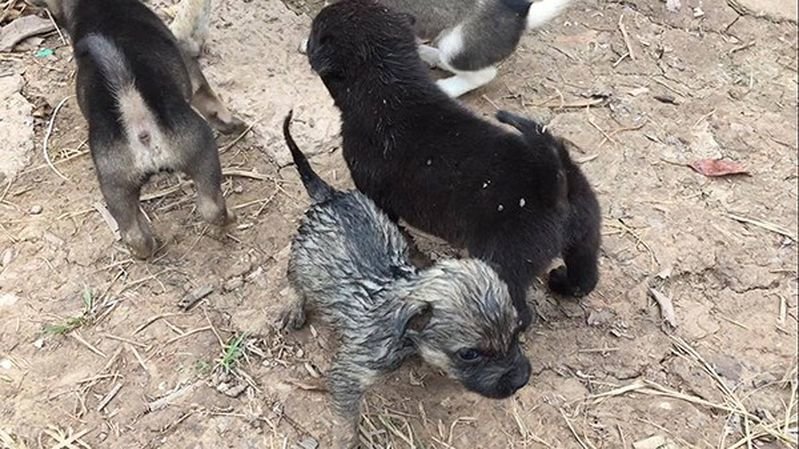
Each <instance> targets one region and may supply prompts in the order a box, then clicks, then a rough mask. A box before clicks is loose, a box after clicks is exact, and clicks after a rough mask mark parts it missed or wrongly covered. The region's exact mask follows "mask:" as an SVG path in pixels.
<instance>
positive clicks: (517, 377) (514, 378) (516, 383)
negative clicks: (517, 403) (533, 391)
mask: <svg viewBox="0 0 799 449" xmlns="http://www.w3.org/2000/svg"><path fill="white" fill-rule="evenodd" d="M530 371H531V367H530V362H529V361H528V360H527V359H526V358H524V357H521V360H519V361H518V362H517V363H515V364H514V366H513V368H511V369H510V370H509V371H508V372H507V373H505V375H504V376H502V381H503V383H505V384H506V385H507V386H508V390H509V391H510V392H511V394H512V393H515V392H517V391H518V390H519V389H521V388H522V387H524V386H525V385H527V382H529V381H530Z"/></svg>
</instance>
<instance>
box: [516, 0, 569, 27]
mask: <svg viewBox="0 0 799 449" xmlns="http://www.w3.org/2000/svg"><path fill="white" fill-rule="evenodd" d="M569 3H571V0H538V1H536V2H533V3H532V4H531V5H530V9H529V11H528V12H527V29H528V30H532V29H534V28H538V27H540V26H543V25H544V24H546V23H547V22H549V21H550V20H552V19H554V18H555V17H557V16H559V15H560V13H562V12H563V10H565V9H566V7H567V6H569Z"/></svg>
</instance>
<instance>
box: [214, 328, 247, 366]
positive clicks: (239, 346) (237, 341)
mask: <svg viewBox="0 0 799 449" xmlns="http://www.w3.org/2000/svg"><path fill="white" fill-rule="evenodd" d="M246 338H247V333H246V332H245V333H243V334H241V335H239V336H238V337H235V338H233V339H232V341H231V342H230V343H229V344H227V345H225V348H224V352H223V353H222V358H221V359H220V360H219V366H221V367H222V369H223V370H225V372H226V373H229V372H230V371H231V370H233V367H234V366H235V365H236V363H237V362H238V361H239V359H241V357H242V356H244V340H245V339H246Z"/></svg>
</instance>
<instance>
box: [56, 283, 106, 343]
mask: <svg viewBox="0 0 799 449" xmlns="http://www.w3.org/2000/svg"><path fill="white" fill-rule="evenodd" d="M82 299H83V313H82V314H81V315H80V316H72V317H69V318H67V319H66V320H64V322H62V323H55V324H48V325H45V326H44V333H45V334H47V335H66V334H68V333H70V332H72V331H74V330H75V329H77V328H79V327H82V326H85V325H87V324H89V323H90V322H91V317H92V314H94V305H95V304H94V300H95V298H94V295H93V294H92V290H91V289H90V288H89V287H85V288H84V289H83V297H82Z"/></svg>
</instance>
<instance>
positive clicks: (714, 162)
mask: <svg viewBox="0 0 799 449" xmlns="http://www.w3.org/2000/svg"><path fill="white" fill-rule="evenodd" d="M688 166H689V167H691V168H692V169H694V170H695V171H696V172H697V173H701V174H703V175H705V176H707V177H716V176H728V175H747V174H749V172H748V171H747V170H746V168H745V167H744V166H743V165H742V164H741V163H739V162H735V161H725V160H721V159H700V160H698V161H694V162H691V163H690V164H688Z"/></svg>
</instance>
